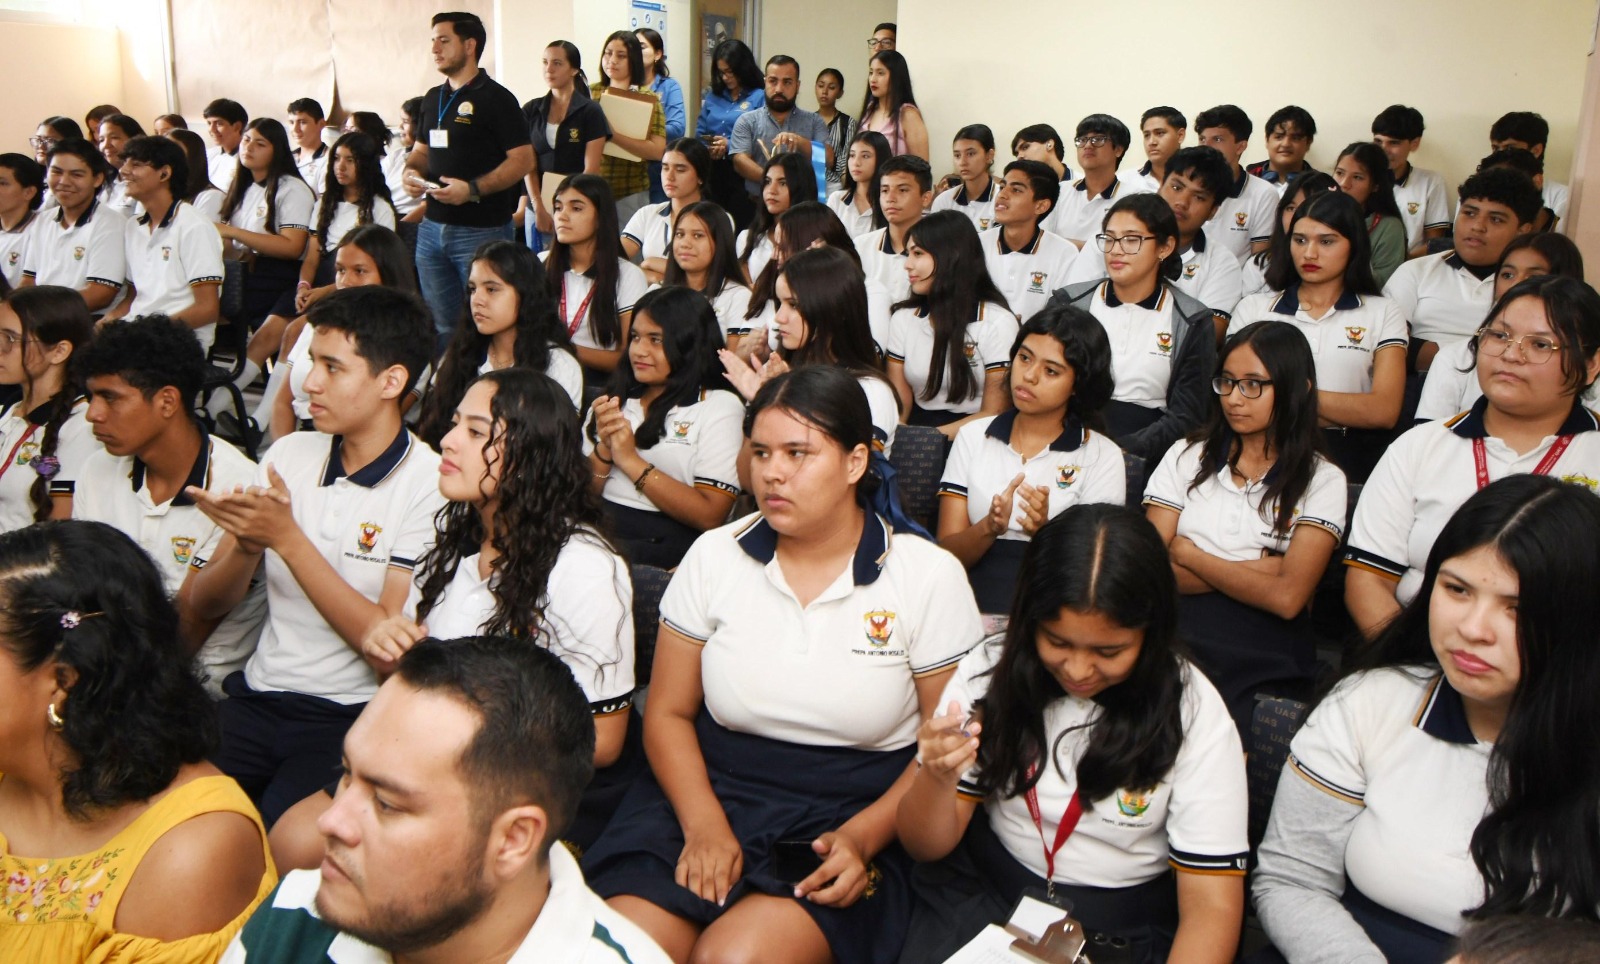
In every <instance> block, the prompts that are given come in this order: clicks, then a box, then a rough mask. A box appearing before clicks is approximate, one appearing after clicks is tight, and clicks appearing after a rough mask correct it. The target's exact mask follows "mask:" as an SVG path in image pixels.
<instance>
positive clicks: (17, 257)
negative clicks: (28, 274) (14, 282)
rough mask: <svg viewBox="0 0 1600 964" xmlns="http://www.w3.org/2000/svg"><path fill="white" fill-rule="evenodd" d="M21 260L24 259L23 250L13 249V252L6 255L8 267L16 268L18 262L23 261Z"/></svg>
mask: <svg viewBox="0 0 1600 964" xmlns="http://www.w3.org/2000/svg"><path fill="white" fill-rule="evenodd" d="M21 260H22V252H21V251H13V252H11V254H9V255H7V256H6V267H8V268H15V267H16V266H17V262H18V261H21Z"/></svg>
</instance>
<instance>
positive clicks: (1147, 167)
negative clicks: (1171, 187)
mask: <svg viewBox="0 0 1600 964" xmlns="http://www.w3.org/2000/svg"><path fill="white" fill-rule="evenodd" d="M1139 173H1140V174H1142V175H1143V176H1145V177H1150V176H1151V175H1153V174H1154V173H1155V166H1154V165H1153V164H1151V163H1150V162H1149V161H1145V162H1144V167H1141V168H1139Z"/></svg>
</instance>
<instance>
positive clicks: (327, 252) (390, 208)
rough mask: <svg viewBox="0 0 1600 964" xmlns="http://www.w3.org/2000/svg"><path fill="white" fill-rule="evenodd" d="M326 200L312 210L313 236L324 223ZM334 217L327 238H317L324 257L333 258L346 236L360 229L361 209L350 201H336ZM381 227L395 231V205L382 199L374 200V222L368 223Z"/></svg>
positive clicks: (317, 203)
mask: <svg viewBox="0 0 1600 964" xmlns="http://www.w3.org/2000/svg"><path fill="white" fill-rule="evenodd" d="M325 200H326V199H325V198H317V202H316V204H315V205H313V206H312V208H311V226H310V230H311V233H312V234H316V233H317V225H318V224H320V223H322V206H323V202H324V201H325ZM334 203H335V205H336V206H335V207H334V209H333V217H332V218H330V219H329V220H328V230H327V237H321V236H318V237H317V243H318V244H320V245H321V246H322V250H323V252H324V255H323V256H324V257H332V256H333V249H334V248H337V247H338V246H339V245H341V244H343V243H344V236H345V235H347V234H349V233H350V232H351V231H354V230H355V229H356V228H358V227H360V226H361V225H360V219H361V209H360V207H359V206H357V205H355V204H352V203H350V202H349V201H336V202H334ZM368 223H370V224H376V225H378V226H379V227H384V228H388V229H389V230H390V231H393V230H394V229H395V215H394V205H393V204H390V203H389V202H388V201H385V200H384V199H383V198H381V197H375V198H373V199H372V220H371V221H370V222H368Z"/></svg>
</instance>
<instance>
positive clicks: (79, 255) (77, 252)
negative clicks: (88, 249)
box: [72, 244, 85, 261]
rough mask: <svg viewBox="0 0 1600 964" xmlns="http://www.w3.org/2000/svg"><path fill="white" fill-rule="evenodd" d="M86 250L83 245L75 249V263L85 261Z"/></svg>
mask: <svg viewBox="0 0 1600 964" xmlns="http://www.w3.org/2000/svg"><path fill="white" fill-rule="evenodd" d="M84 250H85V248H84V246H83V245H81V244H80V245H77V246H76V247H74V248H73V249H72V260H74V261H82V260H83V252H84Z"/></svg>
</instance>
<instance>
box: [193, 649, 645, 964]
mask: <svg viewBox="0 0 1600 964" xmlns="http://www.w3.org/2000/svg"><path fill="white" fill-rule="evenodd" d="M594 744H595V739H594V728H593V727H592V726H591V724H590V723H589V720H588V713H587V711H586V708H585V706H584V698H583V693H582V691H580V690H579V688H578V684H577V683H576V682H574V680H573V678H572V673H571V671H570V670H569V669H568V668H567V666H566V665H565V664H564V663H562V662H561V660H559V659H557V658H556V657H555V656H554V655H552V654H550V653H548V652H546V651H544V650H543V649H542V648H541V647H539V646H530V645H529V644H528V642H527V640H524V639H512V638H507V637H503V636H469V637H468V638H465V639H450V640H439V639H428V640H424V641H423V642H421V643H419V644H418V645H417V646H416V647H415V648H414V649H412V650H411V651H410V652H408V653H406V655H405V657H404V658H402V659H401V660H400V663H399V665H398V667H397V669H396V673H395V675H394V676H393V677H391V678H390V679H389V680H388V681H387V682H386V683H384V685H383V687H382V688H381V689H380V690H379V691H378V694H377V696H376V697H375V698H374V699H373V701H372V703H371V704H370V705H369V706H368V708H367V709H366V710H365V711H363V712H362V714H361V718H360V719H359V720H358V721H356V723H355V725H354V726H352V727H351V728H350V733H349V735H348V737H347V738H346V739H345V741H344V754H343V755H344V765H345V768H346V769H345V775H344V776H343V777H342V778H341V780H340V782H339V792H338V796H337V798H336V799H335V800H334V801H333V803H332V806H331V808H330V809H329V810H328V812H327V813H326V814H324V815H323V817H322V820H321V821H320V823H319V830H320V831H321V834H322V836H323V838H324V840H325V842H326V846H325V848H323V849H325V850H326V853H327V861H326V863H323V865H322V872H321V873H320V874H319V873H318V872H317V871H315V870H297V871H294V872H293V873H289V874H286V875H285V876H284V878H283V881H282V882H281V883H280V884H279V885H278V888H277V889H276V890H274V891H273V892H272V895H271V896H269V897H267V898H266V899H265V900H263V901H262V902H261V904H260V905H259V906H258V907H257V909H256V912H255V915H254V916H253V917H252V918H251V919H250V921H249V922H248V923H247V924H245V926H244V928H243V929H242V930H241V931H239V934H238V936H237V937H235V938H234V941H233V943H232V944H231V945H229V947H228V949H227V951H226V952H224V953H223V955H222V960H223V961H225V962H227V964H290V962H316V961H352V960H353V961H362V962H370V964H379V962H389V961H392V960H394V959H395V957H396V956H402V955H420V956H424V957H432V958H434V959H437V960H447V961H465V960H473V959H477V958H481V957H482V956H483V955H484V953H485V951H484V948H490V947H492V948H494V950H493V951H489V952H487V953H489V954H491V955H495V956H499V957H507V956H508V955H510V959H519V958H520V959H522V960H529V959H535V958H546V959H548V960H552V961H562V962H563V964H569V962H570V964H668V962H669V961H670V960H671V958H668V957H667V956H666V955H665V954H663V953H661V950H660V948H658V947H656V946H655V945H654V944H653V943H651V941H650V939H649V938H648V937H646V936H645V935H644V934H643V933H642V932H641V931H640V930H639V928H637V927H635V926H634V925H633V924H632V923H630V922H629V921H628V920H627V919H626V918H624V917H623V916H622V915H621V914H619V913H617V912H616V911H615V910H613V909H611V908H609V907H607V906H606V905H605V903H604V902H602V901H601V900H600V898H598V897H597V896H595V894H594V893H593V892H592V891H590V890H589V888H588V887H587V886H586V885H585V884H584V880H583V874H582V872H580V871H579V870H578V865H577V862H576V860H574V859H573V856H572V853H571V851H569V850H568V849H567V848H566V847H565V846H563V845H562V844H561V842H560V840H561V837H562V834H563V833H564V832H565V831H566V829H567V827H568V825H569V824H570V823H571V821H572V815H573V813H574V811H575V810H576V809H577V807H578V800H579V795H580V794H581V793H582V792H583V787H584V785H585V784H586V783H587V782H588V780H589V777H590V774H591V773H592V772H593V766H592V764H591V763H590V758H591V756H592V755H593V753H594ZM397 814H404V815H403V816H400V817H399V820H400V821H401V822H402V823H403V824H404V825H405V832H404V833H391V832H390V831H391V830H392V829H394V820H395V819H396V816H397ZM484 854H493V855H494V856H493V858H492V866H493V868H494V869H493V871H492V872H483V873H482V875H481V876H480V872H481V871H484V868H483V866H482V860H481V859H480V858H481V857H482V855H484ZM320 859H321V858H319V860H320ZM424 865H425V866H427V867H429V868H430V872H429V873H426V874H422V873H418V872H417V869H418V868H419V867H422V866H424ZM358 935H359V936H358ZM402 959H405V958H404V957H402Z"/></svg>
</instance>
